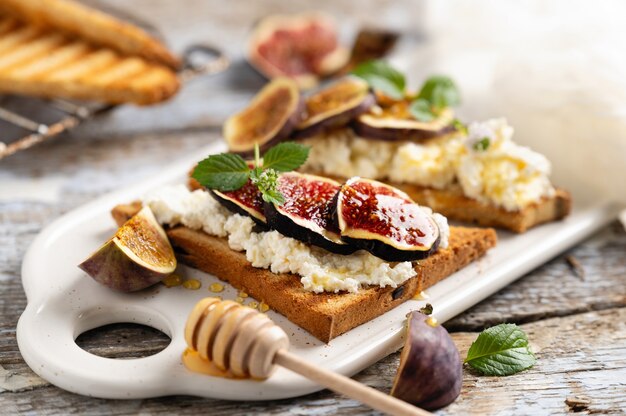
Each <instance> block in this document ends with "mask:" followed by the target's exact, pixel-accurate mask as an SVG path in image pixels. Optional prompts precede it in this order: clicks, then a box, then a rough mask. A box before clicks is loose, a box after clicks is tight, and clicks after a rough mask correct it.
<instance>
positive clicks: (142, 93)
mask: <svg viewBox="0 0 626 416" xmlns="http://www.w3.org/2000/svg"><path fill="white" fill-rule="evenodd" d="M179 87H180V83H179V80H178V77H177V75H176V74H175V73H174V72H173V71H172V70H171V69H170V68H168V67H166V66H164V65H161V64H157V63H153V62H149V61H147V60H145V59H144V58H141V57H126V56H122V55H120V54H119V53H118V52H116V51H114V50H112V49H109V48H103V47H96V46H94V45H93V44H91V43H89V42H86V41H84V40H82V39H75V38H72V37H71V36H68V35H64V34H62V33H60V32H58V31H52V30H48V29H43V28H40V27H38V26H36V25H34V24H24V23H22V22H20V21H18V20H16V19H13V18H10V17H6V16H1V15H0V92H1V93H14V94H22V95H30V96H39V97H45V98H52V97H62V98H70V99H79V100H96V101H103V102H106V103H111V104H119V103H127V102H133V103H135V104H139V105H146V104H153V103H157V102H160V101H163V100H165V99H167V98H169V97H170V96H172V95H173V94H174V93H176V92H177V91H178V89H179Z"/></svg>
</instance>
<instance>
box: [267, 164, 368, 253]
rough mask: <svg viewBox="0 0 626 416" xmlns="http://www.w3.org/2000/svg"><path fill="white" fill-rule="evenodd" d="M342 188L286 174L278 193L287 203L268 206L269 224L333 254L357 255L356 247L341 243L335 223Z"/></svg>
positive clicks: (318, 179) (325, 180) (311, 177)
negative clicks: (335, 213) (337, 197)
mask: <svg viewBox="0 0 626 416" xmlns="http://www.w3.org/2000/svg"><path fill="white" fill-rule="evenodd" d="M339 188H340V184H339V183H338V182H335V181H333V180H332V179H328V178H322V177H320V176H315V175H306V174H302V173H296V172H289V173H283V174H282V175H281V176H280V177H279V179H278V190H279V191H280V193H281V194H282V195H283V198H284V199H285V201H284V203H283V204H282V205H278V204H266V205H265V215H266V217H267V222H268V225H269V226H270V227H271V228H273V229H275V230H277V231H278V232H280V233H281V234H283V235H286V236H288V237H291V238H295V239H296V240H300V241H302V242H305V243H307V244H312V245H315V246H318V247H322V248H324V249H326V250H328V251H331V252H333V253H338V254H350V253H353V252H355V251H356V248H355V247H353V246H351V245H349V244H347V243H345V242H343V241H342V240H341V237H340V236H339V229H338V228H337V226H336V224H335V222H334V221H333V212H334V207H335V201H336V200H335V197H336V195H337V192H338V191H339Z"/></svg>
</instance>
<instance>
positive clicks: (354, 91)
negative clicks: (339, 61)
mask: <svg viewBox="0 0 626 416" xmlns="http://www.w3.org/2000/svg"><path fill="white" fill-rule="evenodd" d="M375 101H376V100H375V98H374V96H373V95H372V93H371V92H370V88H369V85H368V84H367V82H365V81H364V80H362V79H359V78H353V77H347V78H344V79H342V80H341V81H338V82H336V83H334V84H332V85H330V86H328V87H326V88H324V89H322V90H320V91H318V92H316V93H314V94H312V95H310V96H309V97H307V99H306V101H305V114H306V116H305V119H304V120H303V121H302V122H301V123H300V124H299V125H298V126H297V129H296V132H295V133H294V137H295V138H305V137H310V136H313V135H315V134H318V133H320V132H322V131H325V130H329V129H332V128H337V127H341V126H345V125H346V124H348V123H349V122H350V121H351V120H352V119H353V118H355V117H357V116H359V115H361V114H363V113H365V112H367V111H368V110H369V109H370V108H371V107H372V106H373V105H374V103H375Z"/></svg>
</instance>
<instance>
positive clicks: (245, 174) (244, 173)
mask: <svg viewBox="0 0 626 416" xmlns="http://www.w3.org/2000/svg"><path fill="white" fill-rule="evenodd" d="M191 176H192V177H193V178H194V179H195V180H197V181H198V182H200V184H201V185H202V186H205V187H207V188H209V189H217V190H218V191H224V192H226V191H234V190H237V189H239V188H241V187H242V186H244V185H245V184H246V182H248V178H249V176H250V168H249V167H248V165H247V164H246V161H245V160H243V158H242V157H241V156H239V155H235V154H232V153H221V154H218V155H211V156H209V157H208V158H206V159H204V160H202V161H200V162H199V163H198V165H196V167H195V169H194V170H193V174H192V175H191Z"/></svg>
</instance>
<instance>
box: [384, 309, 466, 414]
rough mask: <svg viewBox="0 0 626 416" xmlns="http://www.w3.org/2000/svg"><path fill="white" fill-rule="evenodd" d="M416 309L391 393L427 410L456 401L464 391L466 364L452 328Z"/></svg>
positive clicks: (412, 313)
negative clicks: (454, 339) (448, 329)
mask: <svg viewBox="0 0 626 416" xmlns="http://www.w3.org/2000/svg"><path fill="white" fill-rule="evenodd" d="M427 319H428V316H426V315H424V314H422V313H420V312H418V311H413V312H411V314H410V315H409V317H408V324H407V333H406V340H405V342H404V349H403V350H402V355H401V356H400V366H399V367H398V372H397V374H396V378H395V380H394V383H393V387H392V389H391V395H392V396H394V397H396V398H398V399H400V400H404V401H405V402H408V403H411V404H413V405H415V406H419V407H421V408H423V409H426V410H436V409H440V408H442V407H444V406H447V405H448V404H450V403H452V402H453V401H454V400H455V399H456V398H457V397H458V396H459V393H460V392H461V384H462V382H463V364H462V362H461V357H460V356H459V351H458V350H457V348H456V346H455V345H454V342H452V338H451V337H450V334H448V331H446V330H445V328H443V327H442V326H440V325H436V326H434V327H433V326H431V325H430V324H429V323H427V322H426V320H427Z"/></svg>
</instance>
